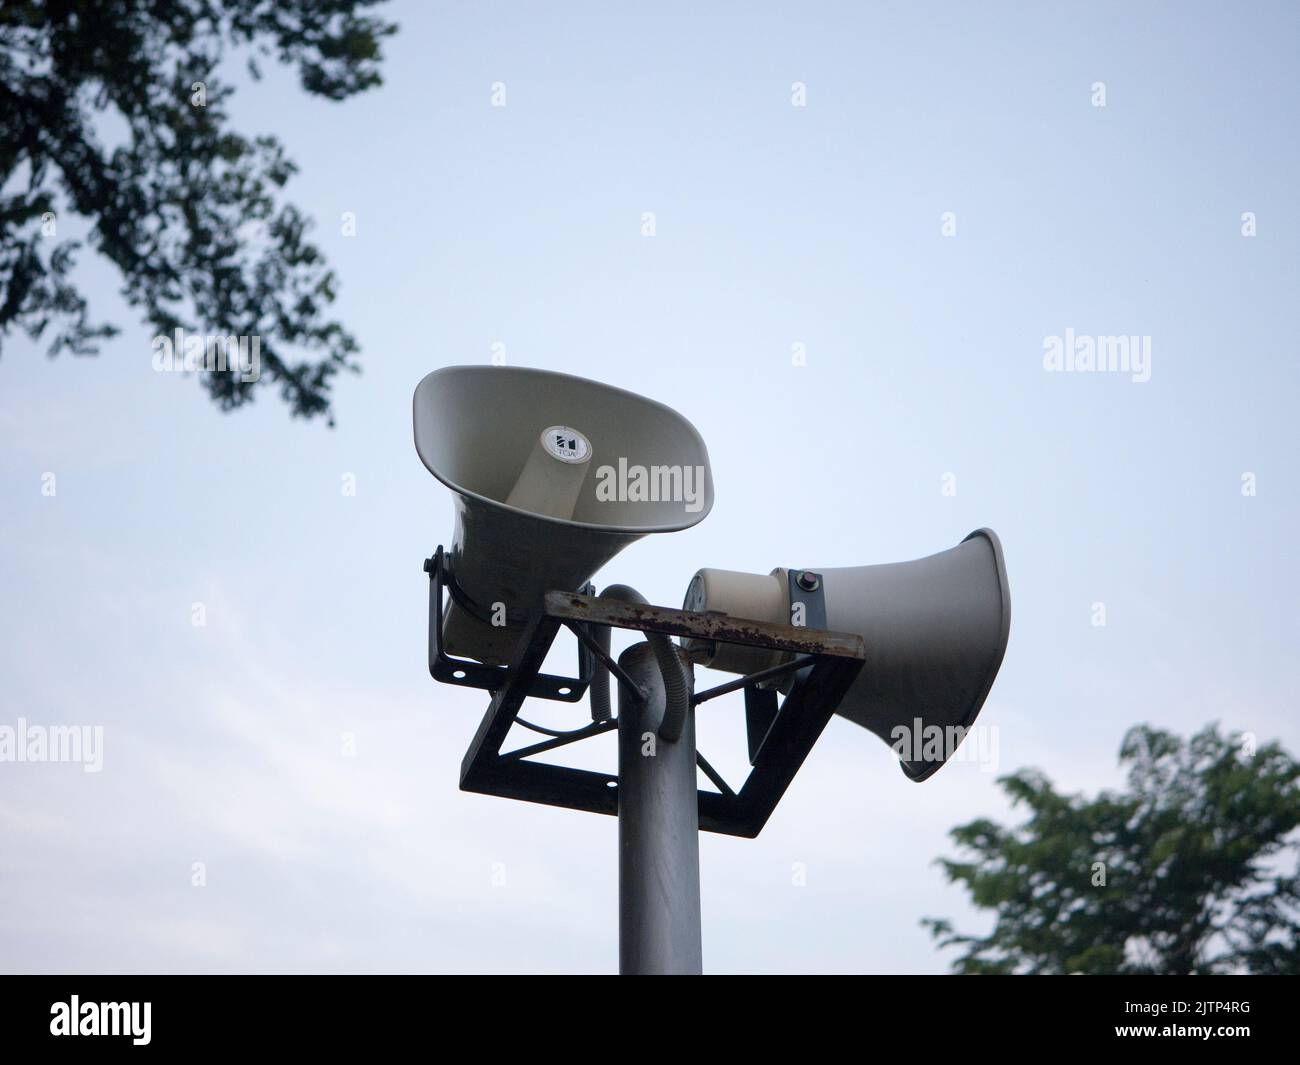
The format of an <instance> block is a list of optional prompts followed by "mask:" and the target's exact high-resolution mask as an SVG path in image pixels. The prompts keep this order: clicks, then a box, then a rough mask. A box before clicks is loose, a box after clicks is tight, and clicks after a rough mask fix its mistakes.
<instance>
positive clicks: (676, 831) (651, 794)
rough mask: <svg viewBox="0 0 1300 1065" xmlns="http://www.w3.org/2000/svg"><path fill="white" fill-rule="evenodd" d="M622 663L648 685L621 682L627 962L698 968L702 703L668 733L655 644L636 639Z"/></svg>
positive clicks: (687, 971)
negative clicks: (662, 731) (670, 736)
mask: <svg viewBox="0 0 1300 1065" xmlns="http://www.w3.org/2000/svg"><path fill="white" fill-rule="evenodd" d="M683 658H684V656H683ZM618 664H619V665H620V666H622V667H623V669H624V670H626V671H627V673H628V674H629V676H630V677H631V679H632V680H634V681H635V682H636V683H637V684H638V685H639V686H640V687H641V688H642V689H643V690H644V691H645V692H646V695H647V697H646V698H645V699H640V698H637V697H636V696H635V695H632V694H630V693H629V692H628V691H627V689H626V686H625V685H622V684H620V685H619V693H618V963H619V972H621V973H623V974H625V975H678V974H680V975H698V974H700V973H702V972H703V970H704V957H703V948H702V945H701V940H700V841H699V829H700V813H699V801H698V799H697V797H696V790H697V784H696V777H695V712H694V710H692V711H691V712H690V713H688V714H687V715H686V724H685V726H684V727H683V729H682V735H681V737H680V738H679V739H678V740H676V741H675V742H672V743H669V742H667V741H665V740H663V739H660V737H659V736H658V735H657V734H656V732H655V730H656V729H657V728H658V727H659V722H660V720H661V719H662V717H663V713H664V702H665V695H664V683H663V678H662V677H661V676H660V674H659V667H658V664H657V663H656V662H655V658H654V654H653V653H652V652H651V650H650V645H649V644H648V643H638V644H633V645H632V646H631V647H629V648H628V649H627V650H626V651H624V652H623V654H622V655H621V656H620V657H619V660H618ZM688 675H689V670H688Z"/></svg>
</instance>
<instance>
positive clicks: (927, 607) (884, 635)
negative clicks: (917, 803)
mask: <svg viewBox="0 0 1300 1065" xmlns="http://www.w3.org/2000/svg"><path fill="white" fill-rule="evenodd" d="M804 586H807V590H808V591H809V594H808V595H804V594H803V591H804ZM813 593H820V594H822V595H824V600H822V602H823V603H824V611H825V622H824V627H825V628H828V629H833V630H836V631H839V632H853V633H858V634H859V635H861V636H862V639H863V642H864V643H865V645H866V652H867V657H866V663H865V664H864V665H863V667H862V671H861V672H860V673H859V674H858V677H857V679H856V680H855V681H854V683H853V686H852V687H851V688H850V689H849V691H848V692H847V693H846V694H845V696H844V698H843V700H842V701H841V702H840V705H839V706H838V707H836V712H837V713H838V714H840V715H841V716H843V717H846V718H848V719H849V720H850V721H853V722H855V723H857V724H859V725H861V726H863V727H864V728H867V729H870V730H871V731H872V732H874V733H875V734H876V735H877V736H879V737H880V738H881V739H883V740H884V741H885V742H886V743H888V744H889V745H890V746H891V747H893V748H894V749H895V750H896V751H897V752H899V755H900V761H901V764H902V767H903V772H904V773H906V774H907V776H909V777H910V778H911V779H913V780H918V781H920V780H925V779H926V778H927V777H929V776H931V775H932V774H933V773H935V772H936V771H937V770H938V769H939V768H940V767H941V766H942V765H943V764H944V762H945V761H946V760H947V758H948V756H950V755H951V754H952V747H953V744H954V742H956V743H959V742H960V741H961V738H962V737H963V736H964V734H965V730H966V729H969V728H970V726H971V725H972V724H973V723H974V721H975V718H976V716H977V715H978V714H979V712H980V708H981V707H982V706H983V705H984V700H985V698H986V697H987V696H988V693H989V689H990V688H991V687H992V685H993V678H994V677H996V676H997V672H998V667H999V666H1000V665H1001V664H1002V656H1003V654H1004V652H1005V651H1006V646H1007V637H1008V634H1009V632H1010V626H1011V595H1010V592H1009V590H1008V587H1007V572H1006V565H1005V563H1004V562H1003V559H1002V545H1001V543H1000V542H999V541H998V538H997V535H996V534H995V533H994V532H992V531H991V530H989V529H979V530H977V531H976V532H973V533H971V534H970V535H969V536H968V537H966V539H965V540H963V541H962V542H961V543H960V544H958V545H957V546H956V547H954V548H951V549H950V550H947V551H941V552H940V553H939V554H937V555H930V556H929V557H927V558H920V559H916V560H915V561H913V562H895V563H892V564H889V565H883V566H851V567H848V568H844V569H826V570H796V571H794V572H793V573H791V572H790V571H788V570H785V569H776V570H773V571H772V573H771V574H770V575H768V576H761V575H759V574H752V573H736V572H733V571H730V570H716V569H703V570H700V571H699V572H698V573H697V574H696V575H695V578H694V579H693V580H692V582H691V585H690V588H689V590H688V591H687V594H686V603H685V606H686V609H688V610H716V611H721V612H723V613H726V614H729V615H731V616H732V617H740V618H751V619H754V620H758V621H772V622H783V623H785V624H791V623H792V622H793V623H794V624H805V623H808V621H807V619H806V618H803V617H800V616H798V615H799V614H800V613H801V607H802V608H803V609H806V608H808V607H809V606H810V605H816V600H814V599H812V598H811V595H812V594H813ZM686 646H687V648H688V650H689V651H690V652H691V655H692V657H693V658H694V659H695V660H696V661H698V662H700V663H701V664H703V665H706V666H712V667H713V668H715V669H721V670H725V671H728V672H733V673H752V672H756V671H758V670H760V669H764V668H766V667H768V666H773V665H778V664H779V663H780V662H782V661H784V660H785V658H786V657H787V656H785V655H782V654H781V653H780V652H761V651H758V650H756V649H755V648H750V647H742V646H739V645H734V644H713V643H708V642H702V641H687V643H686ZM938 738H941V739H940V742H933V741H935V740H936V739H938Z"/></svg>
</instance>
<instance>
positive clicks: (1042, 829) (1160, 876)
mask: <svg viewBox="0 0 1300 1065" xmlns="http://www.w3.org/2000/svg"><path fill="white" fill-rule="evenodd" d="M1120 763H1121V765H1124V766H1127V767H1128V784H1127V787H1126V789H1125V790H1123V791H1120V792H1116V793H1111V792H1103V793H1101V794H1100V795H1099V796H1098V797H1097V798H1095V799H1091V800H1089V799H1086V798H1083V797H1082V796H1078V795H1062V794H1060V793H1059V792H1057V791H1056V790H1055V789H1054V788H1053V787H1052V784H1051V782H1050V781H1049V780H1048V779H1047V778H1046V776H1044V775H1043V774H1042V773H1040V772H1038V771H1036V770H1022V771H1020V772H1018V773H1015V774H1012V775H1011V776H1008V777H1004V778H1002V780H1001V781H1000V783H1001V785H1002V787H1003V788H1004V789H1005V790H1006V792H1007V794H1008V795H1009V796H1010V797H1011V800H1012V803H1013V805H1015V806H1018V807H1023V808H1025V809H1026V810H1027V811H1028V820H1027V821H1025V822H1024V823H1023V824H1021V825H1019V826H1016V827H1013V828H1005V827H1003V826H1001V825H999V824H996V823H994V822H993V821H990V820H987V819H981V820H976V821H972V822H970V823H969V824H965V825H961V826H959V827H957V828H955V829H953V830H952V832H951V835H952V837H953V839H954V840H955V841H956V843H957V844H958V845H959V846H960V847H961V848H963V849H964V850H965V851H966V852H969V853H970V854H971V855H972V857H971V859H970V860H968V861H956V860H949V859H941V864H942V866H943V868H944V871H945V873H946V875H947V877H948V879H949V881H951V882H954V883H958V884H961V885H963V886H964V887H965V888H966V889H967V890H968V891H969V892H970V897H971V900H972V901H973V902H974V904H975V905H976V906H977V907H979V908H981V909H986V910H991V911H993V913H994V914H996V922H995V924H994V927H993V930H992V932H990V933H989V934H988V935H987V936H973V935H961V934H958V933H956V932H955V931H954V930H953V928H952V925H951V923H950V922H949V921H946V920H937V919H933V918H931V919H927V920H926V921H925V922H924V923H925V924H926V925H927V926H929V927H930V929H931V931H932V933H933V934H934V935H935V937H936V938H937V939H938V940H939V942H940V944H941V945H942V946H944V947H955V948H960V954H959V956H958V957H957V958H956V960H955V962H954V966H953V967H954V970H955V971H957V972H962V973H1175V974H1197V973H1230V972H1251V973H1296V972H1300V876H1298V874H1297V869H1296V861H1295V859H1296V856H1297V844H1296V831H1295V830H1296V828H1297V825H1300V787H1297V778H1300V766H1298V765H1297V763H1296V762H1295V761H1294V760H1293V759H1292V758H1291V757H1290V756H1289V755H1288V754H1287V753H1286V752H1285V751H1283V750H1282V749H1281V747H1279V746H1278V745H1277V744H1270V745H1268V746H1265V747H1262V748H1260V749H1259V750H1257V751H1252V745H1251V743H1250V742H1249V738H1248V737H1246V738H1243V737H1242V736H1241V735H1236V734H1234V735H1229V736H1226V737H1225V736H1221V735H1220V734H1219V731H1218V728H1217V727H1210V728H1207V729H1205V730H1204V731H1202V732H1200V733H1198V734H1196V735H1195V736H1193V737H1191V738H1190V739H1187V740H1184V739H1182V738H1180V737H1178V736H1174V735H1172V734H1170V733H1168V732H1162V731H1159V730H1157V729H1153V728H1150V727H1147V726H1138V727H1136V728H1134V729H1132V730H1131V731H1130V732H1129V733H1128V735H1127V736H1126V737H1125V739H1124V742H1123V745H1122V746H1121V748H1120Z"/></svg>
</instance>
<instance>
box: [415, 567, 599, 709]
mask: <svg viewBox="0 0 1300 1065" xmlns="http://www.w3.org/2000/svg"><path fill="white" fill-rule="evenodd" d="M424 572H425V573H427V574H428V575H429V675H430V676H432V677H433V679H434V680H437V681H441V682H442V683H444V684H460V685H463V686H465V687H467V688H482V689H485V690H486V691H496V690H497V689H498V688H502V687H504V686H505V684H506V681H507V680H508V679H509V672H510V671H509V668H508V667H507V666H485V665H484V664H483V663H482V662H472V661H470V660H469V659H467V658H452V657H451V656H450V655H449V654H447V651H446V649H445V648H444V647H443V645H442V593H443V591H444V590H445V591H446V592H447V594H448V595H449V596H451V597H452V598H453V599H455V600H456V601H457V602H459V603H461V604H462V605H466V606H467V609H471V608H470V607H468V600H466V599H465V598H464V596H463V593H461V592H460V589H459V588H458V587H457V585H456V578H455V575H454V574H453V573H452V569H451V561H450V560H449V559H448V558H447V554H446V552H445V551H443V549H442V545H441V544H439V545H438V550H437V551H435V552H434V553H433V557H432V558H426V559H425V560H424ZM582 591H583V592H584V593H585V594H588V595H595V594H596V589H595V587H594V586H593V585H590V584H588V585H585V586H584V587H583V589H582ZM592 663H593V659H592V655H591V652H590V651H589V650H587V647H586V645H585V644H583V643H581V642H579V644H578V675H577V676H576V677H557V676H555V675H553V674H551V673H538V674H536V675H535V676H534V677H533V678H532V680H531V682H530V683H529V689H528V694H529V695H530V696H532V697H534V698H537V699H554V700H556V701H558V702H564V703H576V702H577V701H578V700H579V699H581V698H582V697H583V696H584V695H586V694H587V686H588V685H589V684H590V683H591V671H592Z"/></svg>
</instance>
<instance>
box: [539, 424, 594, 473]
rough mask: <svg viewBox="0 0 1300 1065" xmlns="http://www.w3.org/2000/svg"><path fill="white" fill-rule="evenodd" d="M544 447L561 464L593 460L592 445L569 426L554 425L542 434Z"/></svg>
mask: <svg viewBox="0 0 1300 1065" xmlns="http://www.w3.org/2000/svg"><path fill="white" fill-rule="evenodd" d="M542 447H544V448H546V453H547V454H548V455H550V456H551V458H553V459H559V460H560V461H561V462H572V463H574V464H577V463H579V462H586V461H587V459H589V458H591V443H590V441H588V440H587V438H586V437H585V436H583V435H582V434H581V433H580V432H578V430H577V429H572V428H570V427H569V426H567V425H552V426H550V427H549V428H547V429H545V430H543V432H542Z"/></svg>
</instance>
